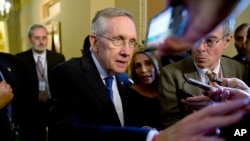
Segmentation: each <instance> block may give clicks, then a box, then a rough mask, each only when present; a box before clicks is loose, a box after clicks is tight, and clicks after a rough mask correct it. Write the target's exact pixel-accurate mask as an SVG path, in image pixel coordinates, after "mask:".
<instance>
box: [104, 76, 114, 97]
mask: <svg viewBox="0 0 250 141" xmlns="http://www.w3.org/2000/svg"><path fill="white" fill-rule="evenodd" d="M112 81H113V77H111V76H109V77H106V78H105V83H106V89H107V92H108V94H109V98H110V99H111V101H112V102H113V91H112Z"/></svg>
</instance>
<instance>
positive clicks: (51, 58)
mask: <svg viewBox="0 0 250 141" xmlns="http://www.w3.org/2000/svg"><path fill="white" fill-rule="evenodd" d="M46 55H47V56H46V60H47V68H48V70H47V76H48V81H49V83H50V78H51V70H52V69H53V67H55V66H56V65H58V64H60V63H61V62H64V61H65V57H64V55H62V54H59V53H56V52H52V51H49V50H47V54H46ZM16 57H17V58H19V59H20V60H21V61H22V62H23V63H24V64H25V67H26V68H27V70H28V71H29V73H30V75H31V76H32V81H33V82H34V83H33V84H34V87H35V88H36V90H37V95H38V78H37V71H36V62H35V60H34V57H33V53H32V50H31V49H29V50H27V51H25V52H21V53H18V54H16Z"/></svg>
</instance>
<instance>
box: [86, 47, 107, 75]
mask: <svg viewBox="0 0 250 141" xmlns="http://www.w3.org/2000/svg"><path fill="white" fill-rule="evenodd" d="M90 52H91V56H92V58H93V60H94V63H95V65H96V67H97V70H98V72H99V74H100V76H101V78H102V79H104V78H106V77H108V74H107V73H106V72H105V70H104V69H103V67H102V66H101V64H100V63H99V61H98V60H97V58H96V57H95V55H94V53H93V51H92V48H90Z"/></svg>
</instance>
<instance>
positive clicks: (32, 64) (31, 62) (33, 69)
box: [25, 49, 37, 78]
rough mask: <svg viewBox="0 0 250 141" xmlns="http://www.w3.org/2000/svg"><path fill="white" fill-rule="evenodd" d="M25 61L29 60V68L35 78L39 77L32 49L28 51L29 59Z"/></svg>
mask: <svg viewBox="0 0 250 141" xmlns="http://www.w3.org/2000/svg"><path fill="white" fill-rule="evenodd" d="M25 61H26V62H27V63H26V64H27V66H28V69H29V70H30V72H31V75H32V76H33V78H37V73H36V62H35V60H34V57H33V53H32V50H31V49H30V50H28V51H27V59H26V60H25Z"/></svg>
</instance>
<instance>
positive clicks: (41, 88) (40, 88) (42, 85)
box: [39, 80, 46, 91]
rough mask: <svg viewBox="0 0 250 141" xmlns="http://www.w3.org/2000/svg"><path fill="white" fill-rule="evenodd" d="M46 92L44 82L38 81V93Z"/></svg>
mask: <svg viewBox="0 0 250 141" xmlns="http://www.w3.org/2000/svg"><path fill="white" fill-rule="evenodd" d="M45 90H46V82H45V80H40V81H39V91H45Z"/></svg>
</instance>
